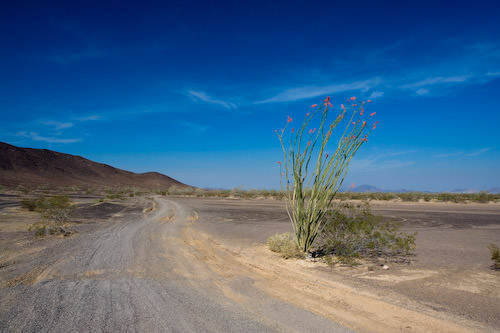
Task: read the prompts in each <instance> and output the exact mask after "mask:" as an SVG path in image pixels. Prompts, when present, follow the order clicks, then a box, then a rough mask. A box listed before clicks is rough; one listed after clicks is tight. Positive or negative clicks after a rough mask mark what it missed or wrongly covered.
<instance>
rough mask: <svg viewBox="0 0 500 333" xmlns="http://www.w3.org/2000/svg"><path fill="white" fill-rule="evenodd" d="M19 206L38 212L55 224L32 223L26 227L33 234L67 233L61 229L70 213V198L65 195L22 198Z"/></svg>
mask: <svg viewBox="0 0 500 333" xmlns="http://www.w3.org/2000/svg"><path fill="white" fill-rule="evenodd" d="M21 207H23V208H24V209H28V210H29V211H37V212H39V213H40V214H41V215H42V216H43V217H44V218H45V219H46V220H48V221H49V222H52V223H54V224H55V226H46V225H45V224H34V225H31V226H30V227H29V228H28V231H34V233H35V236H44V235H45V234H47V233H49V234H55V233H62V234H65V235H68V234H69V232H67V231H66V230H64V229H63V227H62V226H63V224H64V223H65V222H68V221H69V218H70V214H71V210H72V209H71V200H70V199H69V197H67V196H65V195H54V196H52V197H49V198H46V197H39V198H38V199H24V200H23V201H22V202H21Z"/></svg>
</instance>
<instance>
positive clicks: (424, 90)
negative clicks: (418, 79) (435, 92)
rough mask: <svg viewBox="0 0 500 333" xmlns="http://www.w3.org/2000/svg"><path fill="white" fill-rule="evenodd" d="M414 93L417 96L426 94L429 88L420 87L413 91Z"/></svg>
mask: <svg viewBox="0 0 500 333" xmlns="http://www.w3.org/2000/svg"><path fill="white" fill-rule="evenodd" d="M415 93H416V94H417V95H419V96H422V95H427V94H428V93H429V89H425V88H420V89H418V90H417V91H415Z"/></svg>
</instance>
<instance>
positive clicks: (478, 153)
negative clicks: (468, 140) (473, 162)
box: [467, 147, 493, 156]
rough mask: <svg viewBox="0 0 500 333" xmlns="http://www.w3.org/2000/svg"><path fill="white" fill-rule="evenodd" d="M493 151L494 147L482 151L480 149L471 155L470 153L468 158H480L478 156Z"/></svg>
mask: <svg viewBox="0 0 500 333" xmlns="http://www.w3.org/2000/svg"><path fill="white" fill-rule="evenodd" d="M492 149H493V147H486V148H481V149H478V150H476V151H473V152H471V153H468V154H467V156H478V155H481V154H484V153H486V152H488V151H490V150H492Z"/></svg>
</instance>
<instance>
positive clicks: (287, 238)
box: [267, 233, 304, 259]
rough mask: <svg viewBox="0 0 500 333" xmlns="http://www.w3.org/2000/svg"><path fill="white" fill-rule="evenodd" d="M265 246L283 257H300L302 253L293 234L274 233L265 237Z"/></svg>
mask: <svg viewBox="0 0 500 333" xmlns="http://www.w3.org/2000/svg"><path fill="white" fill-rule="evenodd" d="M267 246H269V249H270V250H271V251H273V252H277V253H280V254H281V255H282V256H283V258H286V259H288V258H301V257H304V254H303V253H302V252H301V251H300V250H299V247H298V246H297V242H296V241H295V237H294V234H292V233H283V234H276V235H274V236H271V237H269V238H268V239H267Z"/></svg>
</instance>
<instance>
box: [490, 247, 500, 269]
mask: <svg viewBox="0 0 500 333" xmlns="http://www.w3.org/2000/svg"><path fill="white" fill-rule="evenodd" d="M488 248H489V249H490V252H491V260H493V265H492V268H493V269H500V249H499V248H498V246H496V245H495V244H490V245H489V246H488Z"/></svg>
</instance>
